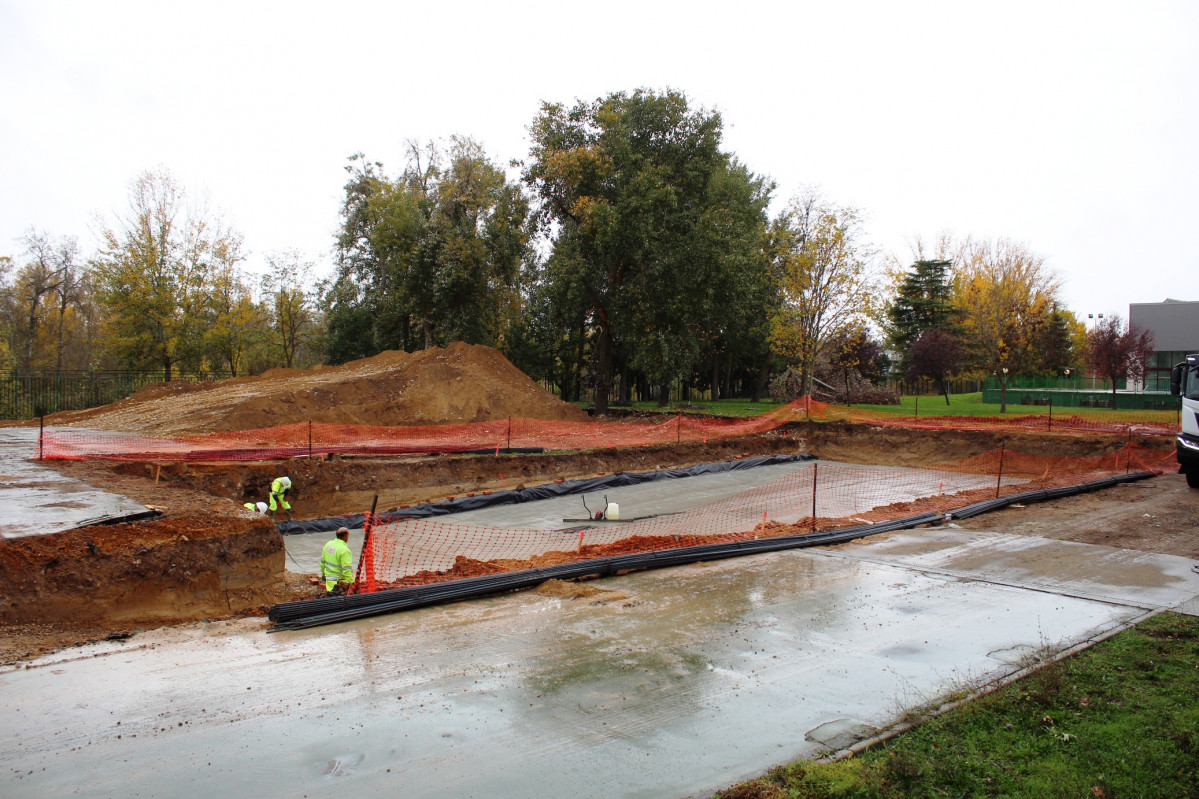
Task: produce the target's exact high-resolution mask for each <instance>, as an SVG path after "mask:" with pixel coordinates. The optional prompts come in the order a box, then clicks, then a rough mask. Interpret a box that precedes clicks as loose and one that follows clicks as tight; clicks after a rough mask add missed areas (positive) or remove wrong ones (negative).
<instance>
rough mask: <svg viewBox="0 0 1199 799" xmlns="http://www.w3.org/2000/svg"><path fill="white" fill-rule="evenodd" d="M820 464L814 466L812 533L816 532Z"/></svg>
mask: <svg viewBox="0 0 1199 799" xmlns="http://www.w3.org/2000/svg"><path fill="white" fill-rule="evenodd" d="M819 469H820V464H819V463H813V464H812V532H813V533H814V532H816V477H817V475H819V474H820V472H819Z"/></svg>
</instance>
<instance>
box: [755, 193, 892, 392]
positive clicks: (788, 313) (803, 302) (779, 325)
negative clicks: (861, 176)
mask: <svg viewBox="0 0 1199 799" xmlns="http://www.w3.org/2000/svg"><path fill="white" fill-rule="evenodd" d="M771 236H772V244H771V252H772V255H773V271H774V278H775V280H776V281H777V285H778V287H779V291H780V292H781V302H780V304H779V306H778V309H777V310H776V312H775V316H774V318H773V320H772V324H771V340H772V342H773V344H774V346H775V348H776V349H777V350H778V351H779V352H780V353H782V354H784V355H785V356H787V357H789V358H790V359H792V360H793V361H794V362H795V364H796V365H797V366H798V368H799V372H800V380H801V383H802V385H801V390H802V391H807V390H808V387H809V384H810V380H811V378H812V376H813V374H814V371H815V366H816V362H817V359H818V358H820V356H821V355H822V354H824V350H825V349H826V346H827V344H828V342H829V341H831V340H832V338H833V337H834V336H835V335H836V334H838V333H840V332H842V331H844V330H847V329H854V328H859V327H861V326H862V325H864V324H865V323H866V322H867V321H868V320H870V319H873V318H874V317H875V316H877V314H878V312H879V307H878V293H879V292H878V287H877V284H876V281H875V276H874V269H873V258H874V252H873V250H872V249H871V248H870V247H869V245H868V244H867V243H866V242H865V240H864V234H863V231H862V221H861V216H860V214H859V213H858V211H857V210H856V209H854V208H849V207H840V206H836V205H834V204H832V203H830V202H829V201H828V200H826V199H825V198H824V197H822V196H821V195H820V194H819V193H818V192H816V191H815V190H813V189H808V190H807V191H805V192H804V193H802V194H800V195H798V196H797V197H795V198H794V199H793V200H792V201H791V203H790V205H788V206H787V209H786V210H785V211H784V212H783V213H782V214H781V215H780V216H779V217H778V218H777V219H776V220H775V221H774V222H773V223H772V225H771Z"/></svg>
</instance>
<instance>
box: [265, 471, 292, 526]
mask: <svg viewBox="0 0 1199 799" xmlns="http://www.w3.org/2000/svg"><path fill="white" fill-rule="evenodd" d="M289 490H291V478H290V477H276V478H275V479H274V480H273V481H272V482H271V496H270V500H271V504H270V509H271V514H272V516H273V515H274V513H275V511H276V510H278V509H279V508H283V510H285V511H287V516H288V518H291V504H290V503H289V502H288V501H287V492H288V491H289Z"/></svg>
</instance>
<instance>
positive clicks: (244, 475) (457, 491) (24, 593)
mask: <svg viewBox="0 0 1199 799" xmlns="http://www.w3.org/2000/svg"><path fill="white" fill-rule="evenodd" d="M1125 443H1127V438H1126V437H1125V436H1117V435H1114V436H1095V435H1090V436H1083V437H1075V436H1069V435H1059V434H1054V435H1049V434H1033V433H1012V432H1000V433H977V432H959V431H934V432H929V431H919V430H906V429H903V428H877V427H871V426H868V425H855V424H848V423H832V424H811V425H808V424H795V425H790V426H788V427H785V428H782V429H779V430H775V431H772V432H770V433H767V434H763V435H760V436H754V437H749V438H742V439H733V440H727V441H715V442H709V443H696V444H682V445H676V446H663V447H648V448H642V449H633V450H615V449H612V450H595V451H588V452H577V453H547V454H523V455H500V456H498V457H497V456H492V455H487V456H480V455H465V456H464V455H442V456H425V457H410V456H394V457H379V456H370V457H353V456H334V457H332V458H329V459H325V460H318V459H293V460H290V461H283V462H277V461H276V462H255V463H157V462H151V463H137V462H107V461H84V462H60V463H55V464H49V465H52V466H53V467H54V468H56V469H58V470H60V471H62V472H63V473H64V474H67V475H69V476H71V477H75V478H78V479H81V480H84V481H85V482H88V483H90V484H92V485H94V486H96V487H99V488H105V489H108V490H111V491H114V492H117V493H121V494H124V495H126V496H128V497H130V498H132V499H135V500H137V501H139V502H141V503H142V504H146V505H151V506H154V507H158V508H161V509H162V510H163V512H164V516H163V517H162V518H160V519H157V520H149V521H145V522H138V523H133V524H128V525H119V526H112V527H106V528H95V527H93V528H85V529H81V530H75V531H70V532H68V533H63V534H58V535H55V536H46V537H41V540H38V538H37V537H33V538H19V539H7V540H5V541H0V586H7V587H6V588H4V589H3V591H4V594H3V595H0V600H2V604H0V662H3V661H9V660H13V659H20V658H24V657H28V656H31V655H35V654H38V653H41V652H45V651H48V650H51V649H56V648H59V647H61V646H68V645H72V644H76V643H83V642H87V641H92V640H96V639H97V638H102V637H104V636H106V635H109V634H114V633H115V634H122V633H125V632H130V631H132V630H134V629H138V628H145V627H151V626H160V625H162V624H168V623H172V622H183V621H196V620H202V619H214V618H227V617H230V616H238V615H258V614H262V613H263V612H264V611H265V608H266V607H267V606H269V605H270V604H273V603H275V602H279V601H285V600H289V599H297V598H303V597H306V596H311V595H312V594H313V593H314V592H315V590H316V589H315V587H314V586H312V585H311V584H310V583H309V582H308V580H307V578H305V577H297V576H295V575H291V574H289V573H288V572H286V570H285V568H284V567H285V564H284V554H283V545H282V537H281V536H280V535H279V534H278V533H277V532H276V531H275V530H274V528H273V526H271V525H270V524H269V521H267V520H266V519H264V518H263V517H261V516H257V515H256V514H252V513H250V512H248V511H245V510H244V509H243V508H242V507H241V504H242V503H243V502H248V501H253V500H257V499H264V498H265V496H266V490H267V486H268V485H269V483H270V481H271V480H272V479H273V478H274V477H277V476H279V475H280V474H284V473H286V474H288V475H289V476H291V478H292V481H293V484H294V485H295V489H294V491H293V493H294V498H293V500H292V502H293V505H294V509H295V512H296V515H297V518H323V517H328V516H334V515H342V514H347V513H358V512H362V511H365V510H369V508H370V504H371V501H372V499H373V497H375V496H376V495H377V496H378V497H379V504H378V507H379V509H381V510H385V509H389V508H395V507H401V506H403V505H412V504H420V503H424V502H431V501H437V500H441V499H444V498H446V497H449V496H463V495H466V494H471V493H481V492H484V491H495V490H503V489H507V488H518V487H521V486H529V485H535V484H539V483H544V482H550V481H553V480H569V479H575V478H583V477H593V476H595V475H597V474H606V473H615V472H620V471H650V470H654V469H663V468H672V467H679V466H688V465H692V464H695V463H703V462H712V461H723V460H731V459H734V458H738V457H749V456H757V455H768V454H776V453H789V452H800V451H807V452H811V453H813V454H815V455H817V456H818V457H821V458H825V459H832V460H843V461H849V462H856V463H863V464H880V465H897V466H919V465H924V466H928V465H935V464H937V463H944V462H948V461H953V460H958V459H961V458H965V457H969V456H972V455H977V454H980V453H983V452H987V451H990V450H993V449H997V448H998V447H999V446H1001V445H1002V446H1005V447H1006V448H1008V449H1009V450H1015V451H1019V452H1027V453H1032V454H1041V455H1100V454H1110V453H1112V452H1115V451H1117V450H1119V449H1120V448H1121V447H1122V446H1124V445H1125ZM1137 443H1138V444H1140V445H1141V446H1149V447H1156V448H1157V449H1159V450H1160V451H1161V452H1163V453H1165V452H1167V451H1168V450H1169V449H1170V448H1171V447H1172V441H1171V440H1168V439H1143V440H1138V441H1137ZM959 524H960V525H961V526H963V527H970V528H975V529H993V530H999V531H1003V532H1012V533H1019V534H1026V535H1038V536H1045V537H1052V538H1063V539H1067V540H1073V541H1081V542H1086V543H1094V544H1103V545H1107V546H1114V547H1121V548H1127V549H1138V550H1142V551H1147V552H1159V553H1165V554H1173V555H1181V556H1184V557H1196V558H1199V542H1197V539H1199V534H1197V533H1196V531H1199V491H1195V490H1193V489H1188V488H1187V487H1186V483H1185V480H1184V479H1183V478H1182V477H1181V476H1179V475H1163V476H1161V477H1158V478H1154V479H1151V480H1146V481H1141V482H1139V483H1136V484H1133V485H1130V486H1121V487H1117V488H1112V489H1108V490H1105V491H1101V492H1097V493H1092V494H1086V495H1082V496H1079V497H1071V498H1067V499H1062V500H1056V501H1054V502H1049V503H1043V504H1039V505H1035V506H1030V507H1028V508H1024V509H1011V510H1006V511H1002V512H999V513H994V514H988V515H985V516H982V517H978V518H975V519H971V520H967V521H963V522H959ZM89 545H90V546H89Z"/></svg>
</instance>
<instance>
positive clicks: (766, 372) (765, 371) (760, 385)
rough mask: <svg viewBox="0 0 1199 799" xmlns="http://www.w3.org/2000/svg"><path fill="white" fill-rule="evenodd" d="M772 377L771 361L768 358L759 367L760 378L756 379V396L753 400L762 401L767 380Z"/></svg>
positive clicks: (755, 401)
mask: <svg viewBox="0 0 1199 799" xmlns="http://www.w3.org/2000/svg"><path fill="white" fill-rule="evenodd" d="M769 379H770V361H769V360H767V361H766V362H765V363H763V364H762V365H761V366H760V367H759V368H758V379H757V380H755V381H754V396H753V399H752V400H751V402H754V403H757V402H761V401H762V389H764V388H766V381H767V380H769Z"/></svg>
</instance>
